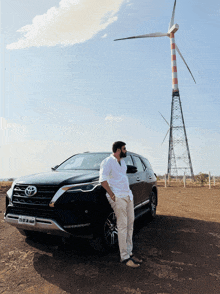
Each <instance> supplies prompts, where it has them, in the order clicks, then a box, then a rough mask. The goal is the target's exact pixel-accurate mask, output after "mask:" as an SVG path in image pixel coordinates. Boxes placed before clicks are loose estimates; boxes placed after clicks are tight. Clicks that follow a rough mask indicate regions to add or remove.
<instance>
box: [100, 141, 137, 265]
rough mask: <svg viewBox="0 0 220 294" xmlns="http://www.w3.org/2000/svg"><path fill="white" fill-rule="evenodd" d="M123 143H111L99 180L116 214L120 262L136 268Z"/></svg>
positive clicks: (132, 209)
mask: <svg viewBox="0 0 220 294" xmlns="http://www.w3.org/2000/svg"><path fill="white" fill-rule="evenodd" d="M125 145H126V144H125V143H124V142H121V141H117V142H115V143H114V144H113V146H112V151H113V154H111V155H110V156H109V157H107V158H106V159H104V160H103V161H102V163H101V168H100V176H99V181H100V183H101V185H102V187H103V188H104V189H105V190H106V192H107V193H106V196H107V199H108V201H109V203H110V205H111V207H112V209H113V210H114V212H115V215H116V220H117V228H118V243H119V250H120V257H121V262H123V263H125V264H126V265H127V266H130V267H133V268H137V267H139V266H140V263H141V262H142V260H140V259H138V258H137V257H135V256H134V255H133V254H132V249H133V242H132V237H133V225H134V204H133V194H132V192H131V190H130V188H129V182H128V177H127V175H126V171H127V165H126V163H125V161H124V159H123V157H126V155H127V152H126V147H125Z"/></svg>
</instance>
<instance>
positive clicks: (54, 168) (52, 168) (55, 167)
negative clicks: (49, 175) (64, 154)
mask: <svg viewBox="0 0 220 294" xmlns="http://www.w3.org/2000/svg"><path fill="white" fill-rule="evenodd" d="M58 166H59V165H56V166H54V167H51V170H52V171H54V170H56V169H57V168H58Z"/></svg>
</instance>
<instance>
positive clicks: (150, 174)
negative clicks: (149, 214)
mask: <svg viewBox="0 0 220 294" xmlns="http://www.w3.org/2000/svg"><path fill="white" fill-rule="evenodd" d="M141 161H142V162H143V164H144V169H145V182H146V195H145V198H146V199H148V198H149V195H150V193H151V191H152V187H153V184H155V182H156V180H157V179H156V176H155V174H154V171H153V169H152V167H151V165H150V162H149V161H148V160H147V159H146V158H144V157H141ZM146 199H145V200H146Z"/></svg>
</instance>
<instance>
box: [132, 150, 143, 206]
mask: <svg viewBox="0 0 220 294" xmlns="http://www.w3.org/2000/svg"><path fill="white" fill-rule="evenodd" d="M132 159H133V161H134V165H135V166H136V167H137V172H136V173H135V174H133V181H134V184H133V189H132V192H133V195H134V198H135V199H136V201H135V203H134V205H135V206H136V205H137V204H139V203H141V202H143V201H144V200H145V199H146V193H147V185H146V180H145V172H144V165H143V163H142V161H141V159H140V157H139V156H137V155H133V154H132Z"/></svg>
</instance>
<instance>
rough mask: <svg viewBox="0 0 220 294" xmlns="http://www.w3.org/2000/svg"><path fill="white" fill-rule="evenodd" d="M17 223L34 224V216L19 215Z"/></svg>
mask: <svg viewBox="0 0 220 294" xmlns="http://www.w3.org/2000/svg"><path fill="white" fill-rule="evenodd" d="M18 223H19V224H23V225H24V224H25V225H31V226H35V217H33V216H23V215H20V216H19V218H18Z"/></svg>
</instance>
